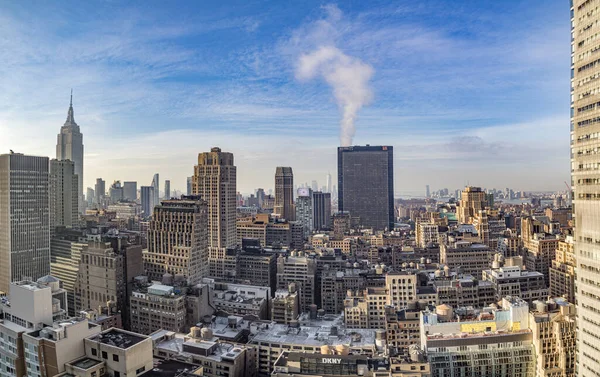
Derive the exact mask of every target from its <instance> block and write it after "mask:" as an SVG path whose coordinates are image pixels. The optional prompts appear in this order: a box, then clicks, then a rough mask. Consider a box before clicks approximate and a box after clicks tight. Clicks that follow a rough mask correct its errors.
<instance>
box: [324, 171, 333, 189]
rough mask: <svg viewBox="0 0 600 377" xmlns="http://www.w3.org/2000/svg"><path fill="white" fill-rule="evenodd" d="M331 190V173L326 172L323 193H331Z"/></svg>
mask: <svg viewBox="0 0 600 377" xmlns="http://www.w3.org/2000/svg"><path fill="white" fill-rule="evenodd" d="M331 192H332V187H331V174H330V173H327V175H326V176H325V193H327V194H331Z"/></svg>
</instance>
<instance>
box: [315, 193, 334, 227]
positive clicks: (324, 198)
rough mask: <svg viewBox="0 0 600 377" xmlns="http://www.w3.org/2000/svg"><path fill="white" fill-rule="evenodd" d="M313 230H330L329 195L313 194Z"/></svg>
mask: <svg viewBox="0 0 600 377" xmlns="http://www.w3.org/2000/svg"><path fill="white" fill-rule="evenodd" d="M313 228H314V229H316V230H324V229H331V193H328V192H321V191H315V192H313Z"/></svg>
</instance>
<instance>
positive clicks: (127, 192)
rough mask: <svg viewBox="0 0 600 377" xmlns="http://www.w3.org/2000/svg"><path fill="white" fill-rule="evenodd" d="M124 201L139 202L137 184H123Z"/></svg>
mask: <svg viewBox="0 0 600 377" xmlns="http://www.w3.org/2000/svg"><path fill="white" fill-rule="evenodd" d="M123 199H125V200H126V201H128V202H135V201H136V200H137V182H132V181H128V182H123Z"/></svg>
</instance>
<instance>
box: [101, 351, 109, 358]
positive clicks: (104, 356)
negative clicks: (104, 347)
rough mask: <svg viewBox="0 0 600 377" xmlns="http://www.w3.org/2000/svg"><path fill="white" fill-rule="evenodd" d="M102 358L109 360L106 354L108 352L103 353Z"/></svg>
mask: <svg viewBox="0 0 600 377" xmlns="http://www.w3.org/2000/svg"><path fill="white" fill-rule="evenodd" d="M102 358H103V359H108V354H107V353H106V351H102Z"/></svg>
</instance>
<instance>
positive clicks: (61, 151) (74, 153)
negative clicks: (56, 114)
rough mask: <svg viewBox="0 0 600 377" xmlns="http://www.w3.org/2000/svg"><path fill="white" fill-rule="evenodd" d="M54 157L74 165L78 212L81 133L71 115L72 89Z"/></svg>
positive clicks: (81, 187)
mask: <svg viewBox="0 0 600 377" xmlns="http://www.w3.org/2000/svg"><path fill="white" fill-rule="evenodd" d="M56 159H57V160H71V161H73V163H74V165H75V174H77V177H78V183H79V184H78V187H77V195H78V198H79V200H78V202H79V212H83V211H84V205H83V134H82V133H81V132H80V131H79V126H78V125H77V123H75V117H74V115H73V91H71V103H70V105H69V113H68V114H67V120H66V121H65V124H64V125H63V126H62V127H61V128H60V133H59V134H58V138H57V143H56Z"/></svg>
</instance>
